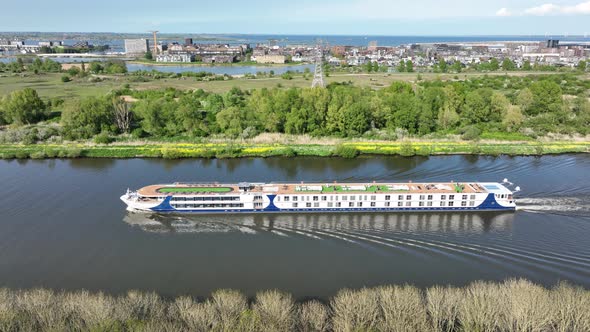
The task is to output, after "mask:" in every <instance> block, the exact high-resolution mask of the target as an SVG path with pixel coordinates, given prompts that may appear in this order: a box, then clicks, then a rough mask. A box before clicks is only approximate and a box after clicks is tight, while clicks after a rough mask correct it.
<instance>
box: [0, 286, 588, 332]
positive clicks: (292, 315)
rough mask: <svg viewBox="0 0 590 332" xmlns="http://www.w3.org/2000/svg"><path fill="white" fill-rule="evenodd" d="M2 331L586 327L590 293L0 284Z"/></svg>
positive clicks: (569, 289)
mask: <svg viewBox="0 0 590 332" xmlns="http://www.w3.org/2000/svg"><path fill="white" fill-rule="evenodd" d="M0 304H1V306H0V329H1V330H2V331H58V330H60V331H114V330H116V331H466V332H467V331H571V332H585V331H589V330H590V312H589V311H588V306H589V305H590V291H588V290H585V289H583V288H576V287H574V286H570V285H568V284H560V285H558V286H557V287H555V288H553V289H546V288H543V287H541V286H538V285H535V284H533V283H531V282H528V281H526V280H509V281H506V282H504V283H484V282H476V283H473V284H471V285H469V286H466V287H463V288H453V287H431V288H428V289H426V290H421V289H418V288H416V287H412V286H384V287H379V288H373V289H361V290H342V291H340V292H339V293H338V294H337V295H336V296H335V297H333V298H332V299H331V300H330V301H329V303H328V304H324V303H322V302H319V301H315V300H311V301H306V302H302V303H297V302H295V301H294V300H293V297H292V296H291V295H290V294H288V293H283V292H280V291H264V292H259V293H258V294H257V295H256V297H255V299H254V300H253V301H248V299H247V298H246V297H245V296H244V295H242V294H241V293H240V292H237V291H231V290H221V291H217V292H214V293H213V294H212V296H211V298H209V299H207V300H206V301H197V300H195V299H194V298H192V297H189V296H184V297H179V298H176V299H170V300H168V299H163V298H162V297H160V296H158V295H157V294H155V293H142V292H137V291H130V292H128V293H127V294H126V295H124V296H117V297H115V296H110V295H105V294H102V293H97V294H94V293H90V292H86V291H80V292H75V293H62V292H53V291H50V290H43V289H37V290H28V291H14V290H7V289H3V290H0Z"/></svg>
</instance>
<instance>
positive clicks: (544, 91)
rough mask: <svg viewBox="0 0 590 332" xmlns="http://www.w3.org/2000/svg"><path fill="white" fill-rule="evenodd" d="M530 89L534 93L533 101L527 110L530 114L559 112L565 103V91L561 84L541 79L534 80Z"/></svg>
mask: <svg viewBox="0 0 590 332" xmlns="http://www.w3.org/2000/svg"><path fill="white" fill-rule="evenodd" d="M529 89H530V90H531V92H532V94H533V103H532V105H531V107H530V108H529V109H528V110H527V111H528V112H527V113H528V114H530V115H537V114H540V113H557V112H559V111H560V110H561V107H562V105H563V91H562V90H561V87H560V86H559V84H557V83H555V82H553V81H549V80H541V81H537V82H533V83H532V84H531V85H530V87H529Z"/></svg>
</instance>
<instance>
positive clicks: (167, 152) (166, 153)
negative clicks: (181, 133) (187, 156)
mask: <svg viewBox="0 0 590 332" xmlns="http://www.w3.org/2000/svg"><path fill="white" fill-rule="evenodd" d="M162 157H164V158H165V159H180V158H182V157H183V155H182V153H181V152H180V151H178V150H176V149H171V148H166V149H162Z"/></svg>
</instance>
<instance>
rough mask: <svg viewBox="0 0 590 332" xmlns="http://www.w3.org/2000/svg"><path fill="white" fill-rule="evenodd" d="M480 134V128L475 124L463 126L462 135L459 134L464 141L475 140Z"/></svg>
mask: <svg viewBox="0 0 590 332" xmlns="http://www.w3.org/2000/svg"><path fill="white" fill-rule="evenodd" d="M480 135H481V130H480V129H479V128H477V127H476V126H469V127H467V128H464V130H463V135H461V139H463V140H466V141H475V140H478V139H479V137H480Z"/></svg>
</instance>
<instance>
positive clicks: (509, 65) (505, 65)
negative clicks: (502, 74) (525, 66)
mask: <svg viewBox="0 0 590 332" xmlns="http://www.w3.org/2000/svg"><path fill="white" fill-rule="evenodd" d="M515 68H516V65H515V64H514V62H512V60H510V59H508V58H504V60H503V61H502V70H504V71H512V70H514V69H515Z"/></svg>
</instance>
